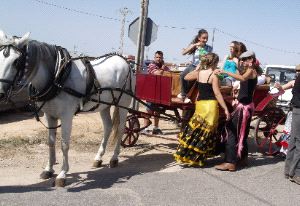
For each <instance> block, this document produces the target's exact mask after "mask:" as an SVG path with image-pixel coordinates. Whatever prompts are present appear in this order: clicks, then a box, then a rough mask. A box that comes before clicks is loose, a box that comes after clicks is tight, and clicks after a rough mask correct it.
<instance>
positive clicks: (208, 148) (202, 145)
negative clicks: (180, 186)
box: [174, 53, 229, 166]
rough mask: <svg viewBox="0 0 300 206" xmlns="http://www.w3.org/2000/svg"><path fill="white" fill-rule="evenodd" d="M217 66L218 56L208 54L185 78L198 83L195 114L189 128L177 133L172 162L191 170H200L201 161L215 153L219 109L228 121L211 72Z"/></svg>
mask: <svg viewBox="0 0 300 206" xmlns="http://www.w3.org/2000/svg"><path fill="white" fill-rule="evenodd" d="M218 62H219V57H218V55H216V54H214V53H208V54H206V55H204V56H202V57H201V63H200V64H199V65H198V66H197V68H196V70H194V71H192V72H190V73H188V74H187V75H186V76H185V80H187V81H197V86H198V90H199V95H198V99H197V101H196V110H195V113H194V115H193V116H192V118H191V119H190V121H189V123H188V125H186V126H185V128H184V129H183V131H182V132H181V133H179V145H178V148H177V152H176V153H175V154H174V157H175V160H176V161H177V162H180V163H185V164H188V165H192V166H203V165H204V161H205V160H206V159H207V158H208V157H211V156H212V155H213V154H214V152H215V146H216V141H217V140H216V135H215V132H216V129H217V127H218V119H219V106H218V103H219V104H220V105H221V107H222V108H223V109H224V111H225V115H226V118H227V119H229V112H228V109H227V106H226V104H225V102H224V99H223V97H222V94H221V92H220V88H219V79H218V77H217V76H216V75H214V70H215V69H216V68H217V64H218Z"/></svg>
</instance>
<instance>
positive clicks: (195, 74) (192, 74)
mask: <svg viewBox="0 0 300 206" xmlns="http://www.w3.org/2000/svg"><path fill="white" fill-rule="evenodd" d="M198 75H199V71H198V70H194V71H191V72H190V73H188V74H187V75H185V77H184V80H187V81H194V80H197V78H198Z"/></svg>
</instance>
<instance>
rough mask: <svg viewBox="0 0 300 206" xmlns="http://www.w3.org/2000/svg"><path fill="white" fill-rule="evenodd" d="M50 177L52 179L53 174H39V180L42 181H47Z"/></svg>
mask: <svg viewBox="0 0 300 206" xmlns="http://www.w3.org/2000/svg"><path fill="white" fill-rule="evenodd" d="M51 177H53V172H49V171H43V172H42V173H41V174H40V178H41V179H44V180H46V179H49V178H51Z"/></svg>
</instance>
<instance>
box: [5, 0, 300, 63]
mask: <svg viewBox="0 0 300 206" xmlns="http://www.w3.org/2000/svg"><path fill="white" fill-rule="evenodd" d="M125 7H126V8H128V9H129V11H130V12H129V13H128V14H127V15H126V24H125V36H124V47H123V51H124V53H125V54H132V55H136V53H137V47H136V45H135V43H134V42H133V41H132V40H131V39H129V38H128V26H129V24H130V23H131V22H132V21H133V20H135V19H136V18H137V17H139V16H140V8H141V0H0V30H3V31H4V32H5V33H6V34H8V35H17V36H22V35H24V34H25V33H26V32H31V36H30V38H31V39H35V40H38V41H42V42H46V43H49V44H56V45H59V46H62V47H65V48H67V49H68V50H70V51H73V52H74V51H76V52H77V53H83V54H86V55H90V56H101V55H104V54H106V53H110V52H115V51H119V47H120V36H121V19H122V17H121V14H120V10H121V9H122V8H125ZM148 17H150V18H151V19H152V20H153V21H154V22H155V24H156V25H158V32H157V39H156V40H155V41H154V42H152V43H151V44H150V46H148V47H146V48H145V59H147V58H148V59H152V58H153V56H154V52H155V51H157V50H161V51H163V52H164V56H165V61H166V62H172V63H176V64H179V63H185V62H188V61H189V60H190V57H189V56H183V55H182V54H181V52H182V48H184V47H187V46H188V44H189V43H190V42H191V41H192V39H193V38H194V36H195V35H196V34H197V32H198V30H199V29H201V28H204V29H206V30H207V31H208V33H209V40H208V44H210V45H213V49H214V52H215V53H217V54H218V55H219V56H220V59H223V58H224V56H225V55H226V54H228V53H229V44H230V42H231V41H233V40H237V41H241V42H243V43H245V44H246V46H247V48H248V50H253V51H254V52H255V53H256V56H257V58H258V59H259V60H260V62H261V63H262V64H280V65H296V64H300V1H299V0H210V1H207V0H206V1H203V0H149V8H148Z"/></svg>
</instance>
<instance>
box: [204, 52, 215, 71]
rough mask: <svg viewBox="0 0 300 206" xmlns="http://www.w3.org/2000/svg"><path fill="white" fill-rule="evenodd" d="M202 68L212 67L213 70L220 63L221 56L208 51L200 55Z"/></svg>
mask: <svg viewBox="0 0 300 206" xmlns="http://www.w3.org/2000/svg"><path fill="white" fill-rule="evenodd" d="M200 60H201V62H200V70H205V69H209V68H211V69H212V70H214V69H216V68H217V65H218V63H219V56H218V55H217V54H215V53H208V54H205V55H202V56H200Z"/></svg>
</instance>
